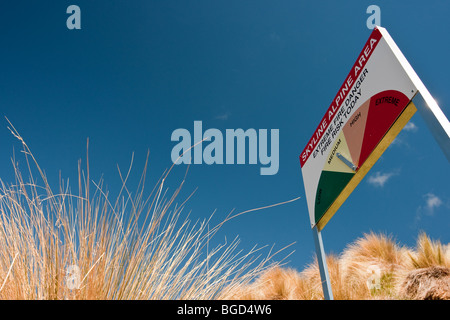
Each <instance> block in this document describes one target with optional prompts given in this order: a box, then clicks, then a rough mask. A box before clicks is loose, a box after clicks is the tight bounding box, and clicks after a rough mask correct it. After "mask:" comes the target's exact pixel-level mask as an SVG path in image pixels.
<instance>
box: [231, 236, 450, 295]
mask: <svg viewBox="0 0 450 320" xmlns="http://www.w3.org/2000/svg"><path fill="white" fill-rule="evenodd" d="M327 265H328V271H329V274H330V279H331V285H332V290H333V295H334V298H335V299H339V300H372V299H384V300H387V299H421V300H423V299H445V300H448V299H450V245H449V244H447V245H443V244H441V243H440V242H439V241H433V240H431V239H430V238H429V237H428V236H427V235H426V234H425V233H422V234H420V235H419V237H418V240H417V245H416V247H415V248H407V247H403V246H400V245H399V244H397V243H396V242H395V241H394V240H393V239H392V238H391V237H388V236H386V235H384V234H375V233H370V234H365V235H364V236H363V237H362V238H360V239H357V240H356V241H355V242H354V243H352V244H350V245H348V246H347V247H346V248H345V250H344V251H343V252H342V254H341V255H339V256H336V255H329V256H327ZM233 298H234V299H270V300H272V299H285V300H288V299H323V293H322V286H321V279H320V274H319V268H318V264H317V260H315V261H314V262H313V263H312V264H311V265H309V266H307V267H306V268H305V269H304V270H303V271H301V272H299V271H296V270H293V269H289V268H282V267H279V266H277V267H275V268H272V269H270V270H267V271H266V272H265V273H263V274H262V275H261V276H260V277H259V278H258V279H257V280H256V281H254V282H253V283H251V284H250V285H247V286H245V287H242V288H240V289H239V290H238V291H236V292H235V294H234V296H233Z"/></svg>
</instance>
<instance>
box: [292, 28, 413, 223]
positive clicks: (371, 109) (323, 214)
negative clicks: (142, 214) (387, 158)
mask: <svg viewBox="0 0 450 320" xmlns="http://www.w3.org/2000/svg"><path fill="white" fill-rule="evenodd" d="M400 55H401V52H400V51H399V50H398V47H397V46H396V45H395V43H394V42H393V40H392V38H391V37H390V36H389V34H388V33H387V31H386V30H385V29H383V28H381V27H377V28H375V29H374V31H373V32H372V34H371V35H370V37H369V39H368V40H367V42H366V44H365V45H364V47H363V49H362V51H361V53H360V54H359V56H358V58H357V60H356V62H355V63H354V65H353V67H352V69H351V70H350V73H349V74H348V75H347V77H346V79H345V81H344V83H343V84H342V86H341V88H340V89H339V91H338V93H337V94H336V97H335V98H334V99H333V101H332V103H331V105H330V106H329V108H328V109H327V111H326V113H325V115H324V116H323V118H322V120H321V121H320V123H319V125H318V127H317V129H316V130H315V131H314V134H313V135H312V137H311V138H310V139H309V141H308V143H307V144H306V146H305V148H304V149H303V151H302V153H301V154H300V164H301V167H302V176H303V182H304V186H305V192H306V201H307V204H308V211H309V215H310V221H311V227H314V226H316V225H317V227H318V229H319V230H321V229H322V228H323V227H324V226H325V224H326V223H327V222H328V221H329V220H330V218H331V217H332V216H333V215H334V214H335V212H336V211H337V209H338V208H339V207H340V206H341V205H342V203H343V202H344V201H345V200H346V199H347V197H348V196H349V195H350V193H351V192H352V191H353V190H354V188H355V187H356V186H357V184H358V183H359V182H360V181H361V180H362V178H363V177H364V176H365V174H366V173H367V172H368V171H369V170H370V168H371V167H372V166H373V164H374V163H375V162H376V161H377V160H378V158H379V157H380V156H381V154H382V153H383V152H384V150H386V148H387V147H388V146H389V144H390V143H391V142H392V141H393V140H394V138H395V136H396V135H397V134H398V133H399V132H400V130H401V129H402V128H403V126H404V125H405V124H406V123H407V122H408V121H409V119H410V118H411V117H412V115H413V114H414V113H415V111H416V108H415V106H414V104H413V103H412V102H411V100H412V99H413V97H414V96H415V95H416V93H417V92H418V89H417V88H416V86H415V85H414V83H413V81H412V80H411V78H410V76H409V75H408V73H407V72H406V71H405V69H404V65H403V64H402V63H400V59H401V58H403V59H404V57H403V55H401V57H400Z"/></svg>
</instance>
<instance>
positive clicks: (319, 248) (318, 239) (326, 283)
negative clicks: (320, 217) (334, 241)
mask: <svg viewBox="0 0 450 320" xmlns="http://www.w3.org/2000/svg"><path fill="white" fill-rule="evenodd" d="M312 232H313V237H314V244H315V247H316V255H317V262H318V264H319V271H320V279H321V281H322V289H323V296H324V298H325V300H333V292H332V290H331V281H330V275H329V273H328V267H327V259H326V255H325V250H324V248H323V242H322V234H321V233H320V231H319V229H318V228H317V225H315V226H314V228H312Z"/></svg>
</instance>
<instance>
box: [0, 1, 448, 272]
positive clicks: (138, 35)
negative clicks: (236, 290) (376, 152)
mask: <svg viewBox="0 0 450 320" xmlns="http://www.w3.org/2000/svg"><path fill="white" fill-rule="evenodd" d="M71 4H76V5H78V6H79V7H80V8H81V27H82V29H81V30H68V29H67V27H66V19H67V18H68V17H69V15H68V14H66V9H67V7H68V6H69V5H71ZM370 4H377V5H379V6H380V8H381V25H382V26H383V27H385V28H387V30H388V31H389V32H390V34H391V35H392V37H393V38H394V40H395V41H396V42H397V44H398V45H399V47H400V49H401V50H402V51H403V53H404V54H405V56H406V57H407V59H408V60H409V61H410V63H411V64H412V66H413V68H414V69H415V70H416V72H417V73H418V75H419V76H420V77H421V79H422V80H423V82H424V83H425V85H426V86H427V87H428V89H429V91H430V92H431V94H432V95H433V96H434V98H435V99H436V100H437V101H438V103H439V104H440V106H441V108H442V110H443V111H444V113H445V114H446V115H447V117H449V115H450V107H449V106H450V91H449V85H450V80H449V79H450V77H449V71H450V60H449V59H448V52H450V37H449V35H448V30H450V20H449V19H448V13H449V12H450V3H448V2H443V1H437V0H433V1H428V2H424V1H395V2H394V1H377V2H371V1H370V2H369V1H339V2H336V1H320V2H319V1H284V0H281V1H267V0H258V1H243V0H238V1H237V0H227V1H222V0H220V1H207V0H195V1H194V0H188V1H181V0H178V1H170V0H166V1H155V0H149V1H110V0H109V1H100V0H96V1H82V0H76V1H71V2H68V1H21V0H18V1H8V2H3V3H2V4H1V5H0V39H1V40H2V46H1V51H0V58H1V60H0V61H1V62H0V63H1V72H0V108H1V109H0V110H1V114H2V120H0V150H2V152H0V177H1V178H2V180H4V181H5V182H12V181H13V176H12V166H11V163H10V158H11V157H12V155H13V148H14V149H15V150H16V151H17V150H18V149H20V144H18V142H17V140H15V138H14V137H13V136H12V135H11V134H10V133H9V131H8V129H7V122H6V120H5V119H4V118H3V116H6V117H8V118H9V120H10V121H11V122H12V123H13V124H14V126H15V127H16V128H17V129H18V131H19V132H20V133H21V134H22V136H23V137H24V138H25V139H26V141H27V143H28V144H29V146H30V147H31V149H32V151H33V152H34V154H35V156H36V158H37V159H38V161H39V163H40V165H41V167H42V168H43V169H44V170H45V171H46V173H47V174H48V176H49V178H50V182H51V183H52V185H53V186H54V187H55V188H57V186H58V180H57V177H58V173H59V171H60V170H61V173H62V176H63V177H69V178H70V180H71V181H72V182H73V183H75V182H76V178H75V177H76V173H77V161H78V159H80V158H81V159H83V161H84V160H85V154H86V152H85V149H86V139H87V138H88V137H89V141H90V152H89V157H90V164H91V177H92V179H93V180H96V181H97V180H98V179H99V178H100V177H101V176H102V175H103V177H104V179H105V182H106V184H107V185H108V188H109V189H111V190H112V191H114V189H115V188H117V186H118V184H119V183H120V179H119V176H118V174H117V169H116V165H117V164H118V165H119V166H120V167H121V168H123V170H125V169H126V168H127V166H128V164H129V161H130V159H131V154H132V152H134V153H135V166H134V173H135V175H134V176H133V179H132V181H131V185H130V187H131V188H133V187H134V186H136V185H137V184H136V183H134V182H135V181H137V180H136V179H135V178H136V177H137V176H138V175H139V174H140V171H141V169H142V168H143V163H144V160H145V156H146V153H147V150H150V167H149V179H150V180H149V185H150V186H151V185H152V184H153V183H154V182H155V181H156V179H157V178H158V177H159V176H160V175H161V174H162V172H163V170H164V169H165V168H168V167H170V165H171V164H172V162H171V149H172V147H173V146H174V145H175V143H174V142H172V141H171V139H170V138H171V133H172V132H173V131H174V130H175V129H177V128H186V129H188V130H190V131H191V132H193V124H194V120H201V121H203V126H204V128H205V129H208V128H217V129H219V130H221V131H223V132H225V129H236V128H242V129H244V130H245V129H248V128H255V129H279V133H280V146H279V148H280V151H279V157H280V163H279V171H278V173H277V174H276V175H272V176H261V175H260V174H259V168H260V165H248V164H247V165H212V166H208V165H193V166H191V169H190V171H189V175H188V179H187V182H186V185H185V187H184V193H183V194H182V195H181V196H180V199H179V200H180V202H181V200H183V197H185V196H186V195H187V194H189V193H191V192H192V191H193V190H194V189H195V188H197V187H198V190H197V192H196V195H195V197H194V198H192V199H191V200H190V201H189V202H188V204H187V207H186V213H187V212H188V211H189V210H191V211H192V213H191V217H192V218H194V219H196V218H202V217H208V216H209V215H210V214H211V213H212V212H213V211H214V210H215V209H217V213H216V221H219V220H221V219H222V218H224V217H225V216H226V215H227V214H228V213H229V211H230V210H232V209H233V208H235V210H236V212H239V211H244V210H248V209H252V208H256V207H261V206H265V205H271V204H274V203H277V202H282V201H286V200H290V199H292V198H295V197H298V196H300V197H301V199H299V200H298V201H296V202H293V203H290V204H286V205H284V206H279V207H275V208H270V209H266V210H263V211H257V212H252V213H249V214H246V215H244V216H240V217H239V218H237V219H235V220H233V221H230V222H229V223H228V224H226V226H225V227H224V229H223V231H222V233H221V234H220V235H219V238H218V239H217V241H222V239H223V237H224V236H225V235H226V236H227V238H229V239H230V238H233V237H234V236H236V235H239V237H240V238H241V240H242V243H241V248H242V249H244V250H246V249H248V248H250V247H252V246H253V245H254V244H258V245H269V246H271V245H272V244H275V248H276V249H279V248H281V247H283V246H285V245H287V244H290V243H292V242H296V244H295V245H294V247H293V249H295V250H296V251H295V253H294V254H293V255H292V256H291V257H290V258H289V261H290V262H289V266H291V267H294V268H296V269H299V270H301V269H303V267H304V265H305V264H306V263H309V262H311V261H312V256H313V253H314V244H313V239H312V233H311V231H310V224H309V217H308V213H307V205H306V199H305V197H304V189H303V182H302V175H301V169H300V163H299V159H298V156H299V154H300V152H301V151H302V150H303V147H304V146H305V144H306V143H307V142H308V140H309V138H310V137H311V135H312V133H313V132H314V130H315V128H316V127H317V125H318V122H319V121H320V119H321V118H322V116H323V114H324V112H325V111H326V109H327V108H328V106H329V105H330V103H331V101H332V99H333V98H334V96H335V94H336V93H337V90H338V89H339V87H340V86H341V84H342V82H343V81H344V79H345V77H346V75H347V74H348V72H349V70H350V68H351V66H352V65H353V63H354V61H355V59H356V58H357V55H358V54H359V52H360V51H361V49H362V47H363V45H364V43H365V41H366V40H367V38H368V36H369V34H370V32H371V30H369V29H368V28H367V27H366V20H367V18H368V17H369V15H368V14H366V8H367V7H368V6H369V5H370ZM411 122H412V124H413V125H409V126H408V129H407V130H404V131H402V133H401V134H400V136H399V138H398V139H397V140H396V142H395V144H393V145H391V146H390V147H389V149H388V150H387V151H386V153H385V154H384V155H383V156H382V158H381V159H380V161H379V162H378V163H377V164H376V165H375V166H374V167H373V168H372V170H371V171H370V172H369V174H368V175H367V176H366V178H365V179H364V180H363V181H362V183H361V184H360V185H359V186H358V187H357V188H356V190H355V191H354V192H353V193H352V195H351V196H350V197H349V198H348V200H347V201H346V203H345V204H344V205H343V206H342V207H341V209H340V210H339V212H338V213H337V214H336V215H335V216H334V218H333V219H332V220H331V221H330V223H329V224H328V225H327V226H326V227H325V229H324V232H323V240H324V245H325V249H326V251H327V252H335V253H338V252H341V251H342V250H343V248H344V247H345V245H346V244H348V243H350V242H352V241H353V240H355V239H356V238H357V237H360V236H362V234H363V233H365V232H370V231H375V232H385V233H388V234H392V235H393V236H394V237H395V238H396V239H397V240H398V241H399V242H400V243H402V244H405V245H410V246H413V245H414V244H415V240H416V237H417V235H418V234H419V232H420V231H422V230H423V231H425V232H427V233H428V234H429V235H430V236H431V237H432V238H434V239H440V240H441V241H442V242H445V243H448V242H450V233H449V230H450V215H449V212H450V192H449V190H450V187H449V181H450V170H449V163H448V161H447V160H446V159H445V157H444V155H443V154H442V152H441V151H440V149H439V147H438V145H437V143H436V142H435V141H434V139H433V138H432V136H431V134H430V133H429V131H428V130H427V128H426V125H425V123H424V122H423V121H422V119H421V118H420V115H419V114H416V115H415V116H414V117H413V118H412V120H411ZM19 159H20V158H19ZM83 163H84V162H83ZM22 166H24V163H23V162H22ZM184 169H185V167H181V166H180V167H177V168H176V169H175V171H174V175H173V176H172V177H171V179H170V180H169V181H167V186H169V187H170V188H171V189H172V190H173V189H174V188H175V187H176V186H177V185H178V184H177V183H178V182H179V179H180V177H182V175H183V174H184ZM133 183H134V185H133ZM72 189H73V190H74V191H76V190H77V188H76V185H75V184H73V185H72Z"/></svg>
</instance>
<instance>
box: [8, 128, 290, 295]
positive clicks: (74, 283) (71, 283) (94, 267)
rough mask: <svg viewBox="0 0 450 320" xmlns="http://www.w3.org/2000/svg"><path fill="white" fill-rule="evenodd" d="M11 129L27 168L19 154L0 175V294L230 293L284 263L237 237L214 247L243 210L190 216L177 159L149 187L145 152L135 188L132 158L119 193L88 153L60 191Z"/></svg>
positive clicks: (272, 254) (61, 186)
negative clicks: (72, 181) (94, 175)
mask: <svg viewBox="0 0 450 320" xmlns="http://www.w3.org/2000/svg"><path fill="white" fill-rule="evenodd" d="M10 130H11V132H12V134H13V135H14V136H15V137H16V138H18V139H19V141H20V142H21V143H22V146H23V153H24V154H25V159H26V164H27V170H28V176H29V178H28V180H27V181H25V179H24V178H23V176H22V172H21V170H19V167H18V165H17V163H16V161H15V159H13V167H14V172H15V182H14V183H13V184H10V185H6V184H5V183H4V182H1V189H0V299H132V300H137V299H224V298H227V297H229V296H230V294H232V292H234V290H235V289H236V288H240V287H245V286H246V285H247V284H249V283H250V282H251V281H252V280H253V279H255V278H256V277H257V276H258V275H259V274H261V272H263V271H265V270H266V269H267V268H270V267H274V266H276V265H277V264H278V263H277V262H275V261H274V259H273V257H274V255H275V254H276V253H272V250H269V252H268V253H267V254H265V255H262V251H261V249H262V248H256V247H254V248H253V249H251V250H250V251H249V252H246V253H245V252H243V251H242V250H240V249H239V248H238V245H239V239H237V238H236V239H234V240H233V241H231V242H227V241H225V243H222V244H219V245H216V246H215V247H211V244H210V243H211V239H212V238H213V237H214V235H216V234H217V232H218V230H219V229H220V227H221V226H222V225H223V224H224V223H225V222H226V221H228V220H230V219H233V218H235V217H237V216H239V215H240V214H243V213H245V212H242V213H238V214H235V215H234V216H231V214H230V215H229V216H227V217H226V218H225V219H224V220H223V221H222V222H220V223H218V224H217V225H215V226H211V227H210V224H211V218H212V215H211V216H210V217H209V218H207V219H203V220H199V221H191V220H189V219H188V216H186V217H185V218H184V217H183V214H182V211H183V208H184V206H185V202H186V201H187V200H188V199H189V197H190V196H189V197H188V198H187V199H186V200H185V201H184V202H182V203H181V204H178V203H176V202H175V200H176V198H177V196H178V195H179V193H180V190H181V188H182V186H183V183H184V180H183V181H182V182H181V184H180V186H179V187H178V188H176V189H175V190H174V191H173V192H172V193H170V194H169V193H168V189H167V188H165V186H164V183H165V181H166V179H167V176H168V175H169V173H170V171H171V169H172V168H170V169H169V170H168V171H167V172H165V173H164V174H163V175H162V177H161V178H160V180H159V181H158V183H157V184H156V185H155V187H154V188H153V190H152V191H151V192H150V194H149V195H146V194H145V192H144V184H145V177H146V169H147V162H146V164H145V168H144V170H143V173H142V176H141V179H140V182H139V185H138V187H137V189H136V191H134V192H131V191H130V190H129V189H128V186H127V180H128V178H129V175H130V171H131V166H132V162H133V161H131V164H130V168H129V170H128V172H127V173H126V174H125V175H122V172H120V170H119V174H120V178H121V180H122V186H121V190H120V192H119V195H118V196H117V198H116V199H115V200H112V199H110V197H109V196H108V192H106V191H104V188H103V182H102V181H100V182H97V183H96V182H94V181H91V180H90V176H89V165H88V164H89V161H88V159H87V171H86V172H84V171H83V170H82V169H81V165H80V163H79V166H78V193H77V194H74V193H72V192H71V191H70V187H69V184H68V183H65V182H64V181H63V180H62V179H60V180H61V181H60V188H59V190H58V192H54V191H53V190H52V188H51V187H50V185H49V183H48V181H47V178H46V176H45V174H44V173H43V170H41V168H40V167H39V165H38V163H37V161H36V159H35V158H34V156H33V154H32V153H31V150H30V149H29V147H28V146H27V144H26V143H25V141H24V140H23V139H22V137H21V136H20V135H19V133H18V132H17V131H16V130H15V129H14V127H13V126H12V125H11V128H10ZM147 160H148V158H147ZM33 170H34V171H36V170H37V172H38V178H35V177H33V174H32V172H33ZM38 181H41V183H38ZM288 202H289V201H288ZM254 210H257V209H254ZM249 211H253V210H249Z"/></svg>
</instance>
